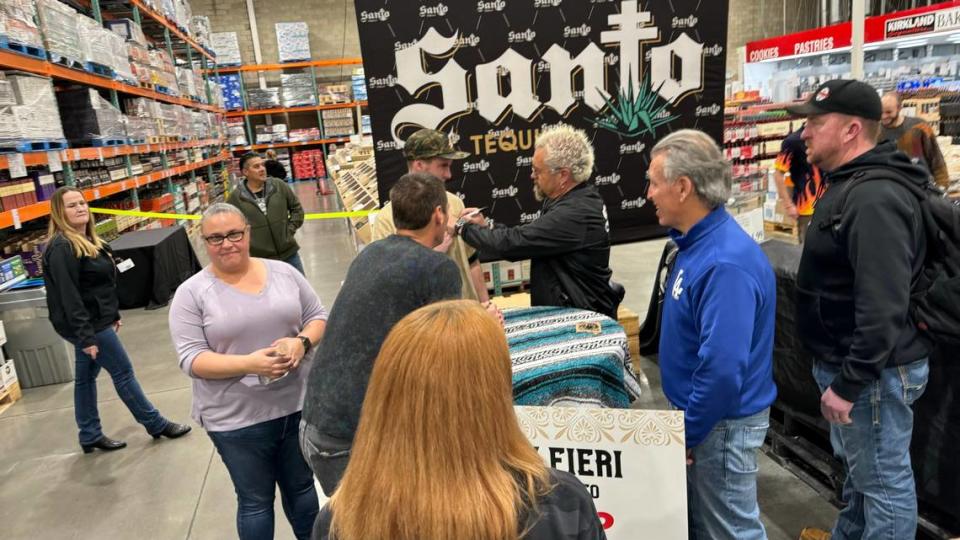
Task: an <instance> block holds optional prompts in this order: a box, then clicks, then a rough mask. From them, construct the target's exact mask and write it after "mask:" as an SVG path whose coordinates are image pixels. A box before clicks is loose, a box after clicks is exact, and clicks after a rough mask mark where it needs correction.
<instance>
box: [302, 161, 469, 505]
mask: <svg viewBox="0 0 960 540" xmlns="http://www.w3.org/2000/svg"><path fill="white" fill-rule="evenodd" d="M390 202H391V204H392V206H393V220H394V223H395V224H396V227H397V232H396V234H393V235H391V236H388V237H386V238H384V239H383V240H379V241H377V242H373V243H372V244H370V245H368V246H367V247H366V248H364V250H363V251H361V252H360V254H359V255H357V258H356V259H354V261H353V263H352V264H351V265H350V269H349V270H348V271H347V278H346V280H345V281H344V282H343V287H341V288H340V293H339V294H338V295H337V300H336V302H335V303H334V304H333V308H332V309H331V310H330V317H329V319H328V320H327V328H326V331H325V332H324V336H323V340H322V341H321V342H320V345H319V347H320V349H319V352H318V353H317V357H316V360H315V361H314V364H313V368H312V369H311V370H310V375H309V377H308V379H307V393H306V399H305V401H304V404H303V420H302V421H301V423H300V445H301V450H302V451H303V455H304V456H305V457H306V458H307V462H308V463H309V464H310V467H311V468H312V469H313V473H314V474H315V475H316V476H317V479H318V480H319V481H320V486H321V487H322V488H323V492H324V493H325V494H327V495H328V496H329V495H331V494H332V493H333V490H334V489H335V488H336V487H337V483H338V482H339V481H340V478H341V477H342V476H343V472H344V470H345V469H346V467H347V461H348V460H349V458H350V447H351V445H352V444H353V435H354V433H355V432H356V430H357V424H358V423H359V420H360V407H361V405H363V398H364V396H365V394H366V390H367V383H368V381H369V379H370V372H371V370H372V369H373V362H374V360H376V358H377V354H378V353H379V352H380V346H381V345H382V344H383V341H384V340H385V339H386V337H387V334H388V333H389V332H390V330H391V329H392V328H393V325H394V324H396V323H397V322H398V321H399V320H400V319H402V318H403V317H405V316H406V315H407V314H409V313H411V312H413V311H415V310H416V309H418V308H420V307H423V306H425V305H427V304H431V303H434V302H438V301H440V300H448V299H455V298H460V293H461V286H462V283H461V280H460V271H459V270H458V269H457V265H456V264H454V263H453V261H452V260H451V259H450V258H449V257H447V256H446V255H445V254H443V253H439V252H436V251H433V248H434V247H435V246H437V245H439V244H440V242H442V241H443V238H444V233H445V231H446V226H447V195H446V191H444V188H443V183H442V182H441V181H440V180H439V179H438V178H436V177H435V176H433V175H431V174H428V173H410V174H406V175H404V176H403V177H401V178H400V180H399V181H398V182H397V184H396V185H395V186H394V187H393V189H391V190H390Z"/></svg>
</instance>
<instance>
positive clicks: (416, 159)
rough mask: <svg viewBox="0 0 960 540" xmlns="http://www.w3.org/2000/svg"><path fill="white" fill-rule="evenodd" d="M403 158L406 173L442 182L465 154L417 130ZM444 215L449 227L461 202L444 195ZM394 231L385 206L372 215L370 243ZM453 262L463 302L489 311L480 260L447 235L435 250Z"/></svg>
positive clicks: (436, 134)
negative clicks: (449, 218) (426, 174)
mask: <svg viewBox="0 0 960 540" xmlns="http://www.w3.org/2000/svg"><path fill="white" fill-rule="evenodd" d="M403 155H404V157H406V158H407V172H426V173H430V174H432V175H434V176H436V177H437V178H439V179H440V180H442V181H443V182H449V181H450V179H451V178H453V172H452V171H451V170H450V166H451V165H452V164H453V160H455V159H463V158H466V157H469V156H470V154H468V153H467V152H461V151H459V150H457V149H456V148H454V147H453V145H451V144H450V139H449V138H448V137H447V134H446V133H444V132H442V131H437V130H435V129H421V130H419V131H417V132H416V133H414V134H413V135H410V137H408V138H407V142H406V143H405V144H404V146H403ZM447 205H448V206H447V215H448V216H450V217H451V227H452V223H453V222H455V221H456V220H457V218H458V217H460V214H461V213H462V212H463V209H464V205H463V201H461V200H460V198H459V197H457V196H456V195H454V194H452V193H450V192H449V191H448V192H447ZM396 231H397V228H396V227H395V226H394V224H393V211H392V208H391V205H390V203H389V202H388V203H387V204H386V205H385V206H384V207H383V209H381V210H380V212H379V213H378V214H377V215H376V219H375V220H374V222H373V232H372V235H371V240H373V241H376V240H381V239H383V238H386V237H388V236H390V235H391V234H394V233H395V232H396ZM435 249H436V250H437V251H442V252H444V253H446V254H447V255H449V256H450V258H451V259H453V262H455V263H456V264H457V267H458V268H459V269H460V280H461V281H463V298H467V299H472V300H477V301H479V302H481V303H482V304H484V307H489V304H490V295H489V294H488V293H487V287H486V285H485V284H484V281H483V270H482V269H481V268H480V259H479V257H478V256H477V252H476V250H475V249H473V248H472V247H470V246H468V245H467V244H466V243H464V241H463V240H462V239H460V238H459V237H453V236H452V235H450V234H448V235H447V236H446V237H445V238H444V241H443V243H442V244H440V245H439V246H437V247H436V248H435Z"/></svg>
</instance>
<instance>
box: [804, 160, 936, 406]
mask: <svg viewBox="0 0 960 540" xmlns="http://www.w3.org/2000/svg"><path fill="white" fill-rule="evenodd" d="M865 169H869V170H875V169H881V170H882V169H887V170H891V169H895V170H898V171H899V172H900V173H901V175H902V176H905V177H906V178H910V179H914V180H915V181H916V183H917V184H918V185H924V184H925V183H927V182H929V173H928V172H927V171H925V170H924V169H923V168H922V167H920V166H918V165H915V164H913V163H911V161H910V158H908V157H907V156H906V154H904V153H902V152H900V151H898V150H897V148H896V146H895V145H894V144H893V143H884V144H881V145H879V146H877V147H876V148H874V149H872V150H870V151H869V152H866V153H865V154H862V155H860V156H859V157H857V158H856V159H854V160H853V161H850V162H849V163H847V164H845V165H843V166H841V167H839V168H838V169H836V170H834V171H831V172H830V173H829V174H828V175H827V190H826V193H825V194H824V195H823V197H822V198H821V199H820V200H819V201H818V202H817V206H816V209H815V210H814V214H813V221H812V222H811V224H810V227H809V229H808V230H807V237H806V239H805V241H804V245H803V256H802V257H801V259H800V269H799V271H798V276H797V286H798V297H797V311H798V313H797V324H798V330H799V333H800V339H801V341H802V342H803V343H804V345H805V346H806V347H807V348H808V349H809V350H810V352H811V353H813V355H814V357H815V358H816V359H818V360H821V361H824V362H828V363H832V364H838V365H841V366H842V370H841V373H840V375H839V376H838V377H837V378H836V380H834V381H833V384H831V385H830V387H831V388H832V389H833V391H834V392H836V393H837V395H839V396H840V397H842V398H843V399H845V400H847V401H856V399H857V396H859V394H860V391H861V390H862V389H863V388H864V387H865V386H866V385H867V384H869V383H871V382H873V381H876V380H877V379H879V378H880V374H881V372H882V370H883V369H884V368H886V367H889V366H895V365H902V364H908V363H910V362H914V361H917V360H920V359H923V358H925V357H926V356H927V355H929V352H930V343H929V341H927V340H926V338H924V337H923V336H922V335H921V334H920V333H919V331H918V330H917V327H916V325H915V324H914V323H913V321H911V318H910V315H909V304H910V288H911V284H912V283H913V282H914V280H915V279H916V278H917V276H918V275H919V272H920V269H921V267H922V265H923V260H924V257H925V255H926V250H927V243H926V238H925V236H924V232H923V222H922V219H921V217H920V204H919V202H918V201H917V199H916V197H915V196H914V195H913V194H911V193H910V192H909V191H907V189H906V188H905V187H903V186H900V185H898V184H897V183H896V182H893V181H891V182H887V181H883V180H876V181H867V182H863V183H861V184H859V185H857V186H856V187H854V188H853V189H851V190H850V191H849V193H848V195H847V200H846V202H845V204H844V205H843V210H842V214H841V218H840V224H839V228H838V229H836V230H835V229H834V228H833V227H831V221H832V219H833V217H834V215H835V214H836V213H837V212H838V210H839V209H838V208H837V204H838V202H839V201H838V199H839V198H840V195H841V193H842V192H843V191H844V190H846V189H847V187H848V184H847V182H848V181H849V180H850V178H851V177H852V176H853V175H854V174H855V173H856V172H859V171H862V170H865Z"/></svg>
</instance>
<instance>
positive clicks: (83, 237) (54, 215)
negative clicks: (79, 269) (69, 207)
mask: <svg viewBox="0 0 960 540" xmlns="http://www.w3.org/2000/svg"><path fill="white" fill-rule="evenodd" d="M67 193H79V194H81V195H83V192H82V191H80V190H79V189H77V188H75V187H70V186H63V187H61V188H60V189H58V190H57V191H55V192H54V193H53V197H50V225H49V226H48V227H47V240H48V241H49V240H53V237H54V236H56V235H58V234H59V235H61V236H63V237H64V238H66V239H67V241H68V242H70V245H71V246H72V247H73V254H74V255H76V256H77V258H80V257H96V256H97V255H98V254H99V252H100V250H101V249H102V248H103V246H104V245H105V244H106V242H104V241H103V240H101V239H100V236H98V235H97V225H96V223H94V220H93V215H91V216H90V220H89V221H87V225H86V227H85V229H84V231H83V232H79V231H77V230H76V229H74V228H73V226H72V225H70V223H69V222H68V221H67V214H66V207H65V206H64V205H63V196H64V195H66V194H67Z"/></svg>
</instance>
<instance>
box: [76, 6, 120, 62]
mask: <svg viewBox="0 0 960 540" xmlns="http://www.w3.org/2000/svg"><path fill="white" fill-rule="evenodd" d="M77 28H78V29H79V32H80V44H81V45H80V49H81V51H82V57H81V58H80V60H81V61H83V62H93V63H95V64H99V65H101V66H105V67H109V68H111V69H113V66H114V64H115V63H116V60H115V54H114V51H113V49H114V47H116V46H117V42H116V41H115V38H119V36H117V35H116V34H114V33H113V32H111V31H110V30H107V29H106V28H103V27H102V26H100V24H99V23H97V21H95V20H93V19H91V18H89V17H84V16H82V15H79V16H77ZM121 39H122V38H121ZM120 43H121V44H122V43H123V42H122V41H121V42H120Z"/></svg>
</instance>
